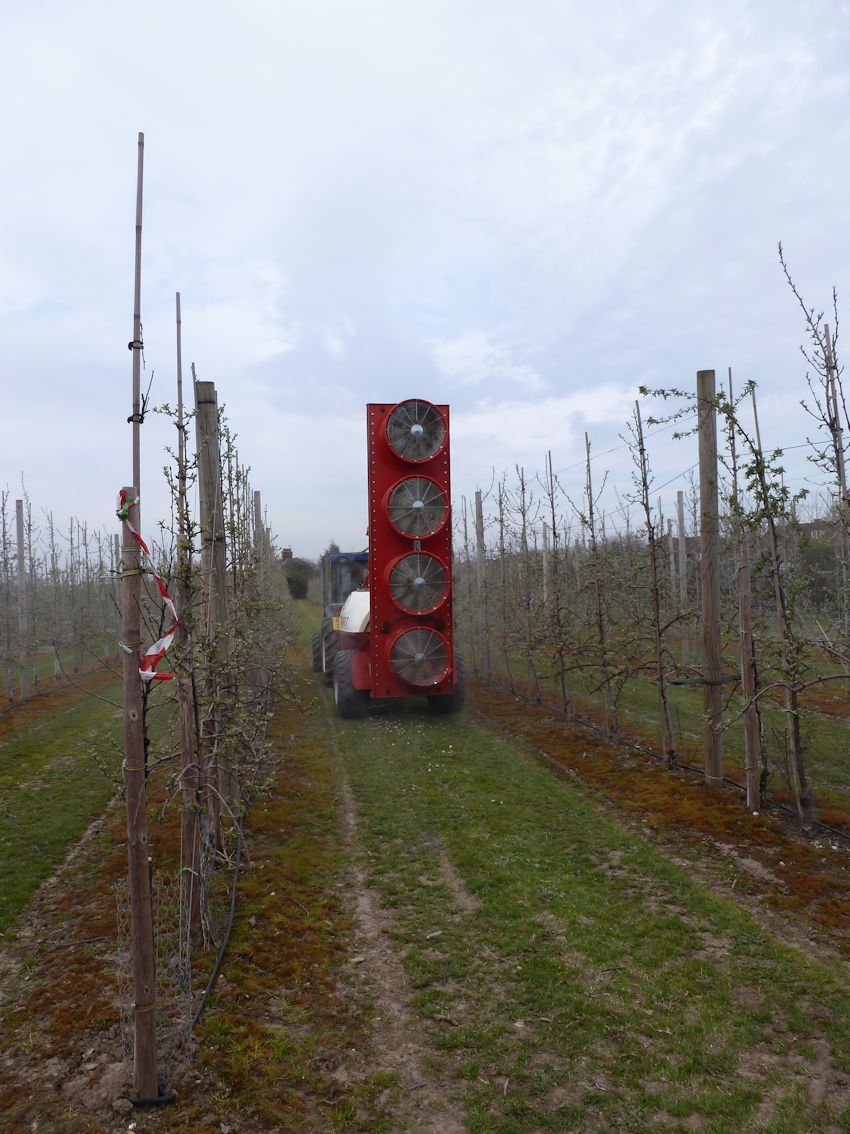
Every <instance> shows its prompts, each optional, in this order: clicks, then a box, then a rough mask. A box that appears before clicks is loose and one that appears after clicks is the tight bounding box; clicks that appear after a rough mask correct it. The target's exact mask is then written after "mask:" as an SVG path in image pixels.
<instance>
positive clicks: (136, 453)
mask: <svg viewBox="0 0 850 1134" xmlns="http://www.w3.org/2000/svg"><path fill="white" fill-rule="evenodd" d="M144 166H145V136H144V134H142V133H140V134H139V157H138V166H137V171H136V259H135V278H134V284H133V341H132V342H131V343H130V350H131V351H132V354H133V413H132V415H131V417H130V422H131V424H132V426H133V484H135V485H136V489H137V491H138V490H139V489H140V488H141V484H142V473H141V466H142V457H141V439H140V432H141V431H140V429H139V426H140V425H141V424H142V377H141V363H142V185H143V179H144ZM137 507H138V506H137ZM136 515H137V520H138V518H139V516H140V513H138V512H137V514H136ZM136 527H137V528H138V527H139V523H138V522H137V524H136ZM140 530H141V529H140Z"/></svg>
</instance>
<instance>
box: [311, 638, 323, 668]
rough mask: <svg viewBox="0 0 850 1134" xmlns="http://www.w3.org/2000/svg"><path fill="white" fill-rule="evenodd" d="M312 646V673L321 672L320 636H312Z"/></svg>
mask: <svg viewBox="0 0 850 1134" xmlns="http://www.w3.org/2000/svg"><path fill="white" fill-rule="evenodd" d="M312 646H313V673H321V672H322V635H321V634H314V635H313V640H312Z"/></svg>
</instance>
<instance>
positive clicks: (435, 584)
mask: <svg viewBox="0 0 850 1134" xmlns="http://www.w3.org/2000/svg"><path fill="white" fill-rule="evenodd" d="M448 591H449V576H448V572H447V571H446V569H445V567H444V566H443V564H442V563H441V562H440V560H439V559H437V557H436V556H434V555H427V554H426V553H425V552H419V551H416V552H414V553H413V554H412V555H405V556H404V557H403V558H402V559H399V561H398V562H397V563H396V565H395V566H394V567H393V569H392V571H391V572H390V594H391V595H392V598H393V602H394V603H395V604H396V605H397V606H399V607H401V609H402V610H405V611H407V612H408V613H409V614H427V613H430V611H432V610H435V609H436V608H437V607H438V606H439V605H440V603H441V602H442V601H443V599H444V598H445V597H446V595H447V594H448Z"/></svg>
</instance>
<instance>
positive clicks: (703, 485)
mask: <svg viewBox="0 0 850 1134" xmlns="http://www.w3.org/2000/svg"><path fill="white" fill-rule="evenodd" d="M715 394H716V390H715V380H714V371H713V370H700V371H698V372H697V405H698V415H699V490H700V493H699V494H700V571H701V575H702V641H703V673H702V677H703V682H704V684H703V707H704V713H705V717H704V720H705V723H704V726H703V735H704V741H705V780H706V783H709V784H720V783H721V782H722V780H723V740H722V736H721V733H720V714H721V656H720V572H719V567H718V544H719V537H720V521H719V511H718V502H717V495H718V492H717V490H718V478H717V418H716V408H715Z"/></svg>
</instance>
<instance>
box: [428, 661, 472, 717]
mask: <svg viewBox="0 0 850 1134" xmlns="http://www.w3.org/2000/svg"><path fill="white" fill-rule="evenodd" d="M455 676H456V679H457V680H456V681H455V687H454V689H453V690H452V691H451V693H443V694H441V695H438V696H436V697H429V698H428V704H429V705H430V706H431V709H432V711H433V712H435V713H457V712H459V711H460V710H461V709H462V708H463V702H464V701H465V699H466V670H465V669H464V666H463V658H462V657H461V656H460V654H457V653H456V654H455Z"/></svg>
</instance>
